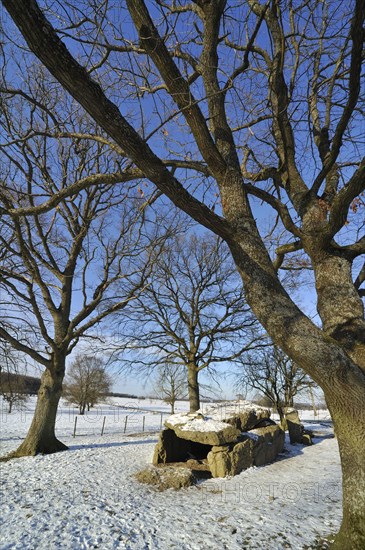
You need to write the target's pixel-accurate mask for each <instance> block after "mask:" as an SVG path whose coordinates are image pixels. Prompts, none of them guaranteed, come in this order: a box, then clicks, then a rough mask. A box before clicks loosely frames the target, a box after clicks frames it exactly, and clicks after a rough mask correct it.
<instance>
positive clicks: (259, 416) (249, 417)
mask: <svg viewBox="0 0 365 550" xmlns="http://www.w3.org/2000/svg"><path fill="white" fill-rule="evenodd" d="M198 412H200V413H201V411H198ZM204 414H205V416H206V417H209V418H211V419H212V420H217V421H221V422H225V423H227V424H231V425H232V426H234V427H235V428H237V429H238V430H239V431H240V432H247V431H248V430H251V429H252V428H255V427H256V426H257V425H258V424H259V423H260V422H262V421H263V420H266V419H269V418H270V415H271V411H270V409H266V408H264V407H260V406H258V405H255V404H254V403H251V402H250V401H244V400H239V401H226V402H223V403H219V404H217V405H213V406H211V407H209V408H207V409H205V411H204Z"/></svg>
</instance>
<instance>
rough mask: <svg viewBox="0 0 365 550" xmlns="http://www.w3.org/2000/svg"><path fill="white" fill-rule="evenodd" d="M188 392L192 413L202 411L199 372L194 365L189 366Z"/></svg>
mask: <svg viewBox="0 0 365 550" xmlns="http://www.w3.org/2000/svg"><path fill="white" fill-rule="evenodd" d="M188 392H189V404H190V412H191V413H193V412H196V411H197V410H199V409H200V396H199V383H198V371H197V368H196V366H195V365H194V364H193V363H192V364H190V363H189V365H188Z"/></svg>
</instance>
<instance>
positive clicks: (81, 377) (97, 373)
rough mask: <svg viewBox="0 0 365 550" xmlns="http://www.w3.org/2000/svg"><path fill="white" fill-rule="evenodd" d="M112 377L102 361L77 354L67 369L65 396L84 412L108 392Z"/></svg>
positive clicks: (94, 357) (81, 412)
mask: <svg viewBox="0 0 365 550" xmlns="http://www.w3.org/2000/svg"><path fill="white" fill-rule="evenodd" d="M111 386H112V379H111V377H110V376H109V375H108V373H107V372H106V370H105V365H104V363H103V361H102V360H101V359H100V358H98V357H96V356H90V355H80V354H79V355H77V356H76V358H75V359H74V361H72V363H71V365H70V367H69V368H68V370H67V374H66V379H65V392H64V394H65V396H66V398H67V400H68V401H69V402H70V403H75V404H76V405H78V407H79V411H80V414H85V410H86V409H87V410H88V411H89V410H90V408H92V407H94V406H95V405H96V404H97V403H99V401H100V400H101V399H103V398H105V396H106V395H107V394H108V393H109V391H110V389H111Z"/></svg>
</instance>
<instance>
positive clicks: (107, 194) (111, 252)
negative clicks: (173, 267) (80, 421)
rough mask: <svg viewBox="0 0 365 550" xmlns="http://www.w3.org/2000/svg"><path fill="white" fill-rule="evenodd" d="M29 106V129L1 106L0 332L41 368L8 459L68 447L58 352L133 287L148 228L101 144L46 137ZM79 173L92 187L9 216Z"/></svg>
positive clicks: (92, 328) (45, 125)
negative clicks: (27, 417) (29, 413)
mask: <svg viewBox="0 0 365 550" xmlns="http://www.w3.org/2000/svg"><path fill="white" fill-rule="evenodd" d="M28 103H29V102H28V100H26V104H25V105H24V106H23V116H22V123H23V125H24V126H25V123H26V121H27V118H28V117H29V123H30V124H31V125H32V127H34V128H35V131H34V132H32V129H31V128H27V127H26V126H25V127H24V128H23V129H22V128H20V127H19V125H20V121H19V120H18V127H15V126H14V119H13V117H12V116H11V115H12V111H11V110H9V111H7V110H6V109H4V113H5V115H6V116H5V121H4V123H3V129H4V130H6V131H7V134H8V141H7V142H6V144H5V145H4V144H3V151H4V152H5V155H6V157H7V159H8V162H7V165H6V166H7V171H6V172H5V173H4V175H5V181H4V182H3V184H2V187H1V199H2V203H3V205H4V210H3V215H2V216H1V220H0V243H1V249H2V262H1V266H0V289H1V311H2V313H1V325H0V336H1V338H2V339H3V340H5V341H7V342H8V343H9V344H10V345H11V346H12V347H13V348H15V349H16V350H18V351H20V352H23V353H25V354H26V355H28V356H29V357H31V358H32V359H33V360H35V361H36V362H37V363H38V364H39V365H42V367H43V368H44V373H43V376H42V383H41V388H40V390H39V393H38V401H37V406H36V410H35V414H34V418H33V421H32V424H31V427H30V429H29V432H28V434H27V437H26V438H25V440H24V442H23V443H22V444H21V445H20V447H19V448H18V449H17V450H16V451H15V452H14V456H23V455H28V454H36V453H40V452H41V453H51V452H56V451H59V450H63V449H65V448H66V446H65V445H64V444H63V443H62V442H60V441H59V440H58V439H57V438H56V436H55V432H54V428H55V421H56V413H57V406H58V402H59V398H60V396H61V393H62V381H63V378H64V373H65V361H66V357H67V355H69V354H70V353H71V351H72V350H73V349H74V348H75V346H76V345H77V343H78V342H79V340H80V339H81V338H85V337H89V338H90V337H93V336H96V334H97V333H96V327H97V326H98V325H99V324H100V323H101V322H102V321H103V320H104V319H105V318H106V317H107V316H108V315H109V314H111V313H113V312H114V313H115V312H116V311H118V310H121V309H123V308H124V307H125V306H126V304H127V303H128V302H129V300H131V299H132V298H134V297H135V296H136V295H137V294H138V293H139V292H141V290H142V289H143V287H144V285H145V280H146V277H147V274H148V273H147V271H148V270H149V269H150V263H149V254H150V252H151V250H152V248H153V244H152V241H153V238H152V234H153V232H154V229H152V230H151V232H150V233H149V230H148V229H147V226H146V224H144V218H143V212H141V211H140V207H139V206H140V205H139V203H135V202H133V201H130V200H129V199H128V200H127V199H126V190H125V189H121V188H119V189H118V188H117V187H116V186H112V185H110V182H109V179H108V178H109V175H110V173H111V174H112V176H111V177H112V179H114V178H115V177H119V176H115V174H116V173H118V172H117V166H118V164H117V161H116V160H115V159H113V158H111V157H110V155H109V158H106V159H104V154H105V147H106V146H105V145H104V144H103V143H100V142H98V141H94V142H93V144H92V145H90V146H85V144H84V143H83V142H82V140H80V139H79V138H73V137H65V138H60V137H53V136H52V135H51V134H50V132H49V127H50V125H51V124H50V117H49V115H48V113H45V112H44V110H43V109H42V108H39V107H38V106H36V108H35V107H34V106H33V105H32V104H31V106H30V107H29V105H28ZM3 105H5V107H6V104H5V103H3ZM49 106H50V102H49ZM20 107H21V105H19V103H18V104H17V105H16V108H17V109H20ZM29 112H30V114H29ZM86 125H87V123H86ZM39 128H42V131H40V130H39ZM21 131H23V132H26V133H25V135H24V134H23V135H22V134H20V132H21ZM107 151H109V149H108V147H107ZM118 162H119V161H118ZM85 179H86V180H87V181H88V182H89V183H90V180H91V181H92V180H95V181H94V183H97V185H93V186H92V187H90V186H89V187H86V188H85V189H84V190H83V191H82V192H80V193H79V194H73V195H72V197H69V198H67V200H62V201H61V202H60V203H58V204H57V206H56V208H54V209H53V210H51V211H50V212H45V213H37V214H35V215H32V216H29V217H21V218H19V217H16V216H13V215H12V214H11V211H12V210H14V209H15V208H17V207H19V206H24V207H27V206H28V207H32V206H34V205H35V204H36V203H37V197H39V196H42V197H43V198H44V199H45V200H51V199H52V196H53V195H54V194H55V193H58V192H62V191H61V190H62V189H64V188H67V187H68V186H70V185H71V186H72V185H75V184H76V185H78V184H79V183H80V181H82V180H85ZM151 238H152V240H151Z"/></svg>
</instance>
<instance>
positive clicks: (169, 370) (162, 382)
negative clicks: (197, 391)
mask: <svg viewBox="0 0 365 550" xmlns="http://www.w3.org/2000/svg"><path fill="white" fill-rule="evenodd" d="M155 387H156V393H157V395H158V396H159V397H161V398H162V399H163V400H164V401H165V403H168V404H169V405H170V407H171V414H174V413H175V403H176V401H178V400H179V399H184V398H186V397H187V382H186V374H185V372H184V370H182V369H181V366H180V365H174V364H172V363H167V364H165V365H161V366H160V368H159V373H158V377H157V381H156V386H155Z"/></svg>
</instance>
